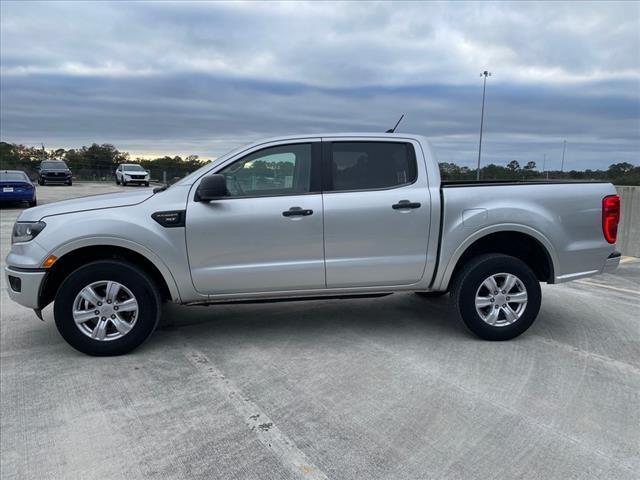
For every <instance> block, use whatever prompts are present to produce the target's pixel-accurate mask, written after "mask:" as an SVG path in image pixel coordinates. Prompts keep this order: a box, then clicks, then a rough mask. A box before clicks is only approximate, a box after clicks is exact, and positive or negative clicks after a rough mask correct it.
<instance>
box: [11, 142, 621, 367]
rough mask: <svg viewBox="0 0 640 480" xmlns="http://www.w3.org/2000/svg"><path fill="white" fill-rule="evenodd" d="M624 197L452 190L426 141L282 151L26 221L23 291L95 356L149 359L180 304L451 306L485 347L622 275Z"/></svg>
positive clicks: (279, 145) (587, 190)
mask: <svg viewBox="0 0 640 480" xmlns="http://www.w3.org/2000/svg"><path fill="white" fill-rule="evenodd" d="M615 193H616V191H615V189H614V187H613V186H612V185H611V184H609V183H567V182H526V183H525V182H494V181H486V182H466V183H465V182H450V183H444V182H441V181H440V174H439V171H438V164H437V162H436V159H435V157H434V155H433V152H432V150H431V148H430V146H429V143H428V141H427V140H426V139H425V138H424V137H422V136H419V135H404V134H363V133H358V134H331V135H318V136H290V137H280V138H275V139H269V140H264V141H260V142H257V143H254V144H251V145H247V146H243V147H241V148H239V149H237V150H235V151H233V152H231V153H229V154H227V155H225V156H223V157H220V158H218V159H217V160H215V161H214V162H212V163H209V164H207V165H205V166H204V167H202V168H201V169H199V170H198V171H196V172H194V173H193V174H191V175H189V176H187V177H185V178H184V179H182V180H181V181H179V182H178V183H176V184H174V185H173V186H171V187H169V188H165V187H162V188H156V189H154V190H153V191H152V190H150V189H145V190H140V191H135V192H126V193H125V192H119V193H113V194H104V195H95V196H91V197H86V198H80V199H74V200H67V201H62V202H58V203H53V204H49V205H43V206H39V207H36V208H30V209H27V210H25V211H24V212H23V213H22V214H21V215H20V217H19V218H18V221H17V222H16V224H15V226H14V230H13V236H12V247H11V252H10V253H9V255H8V257H7V267H6V275H7V281H8V289H9V295H10V296H11V298H12V299H13V300H15V301H16V302H18V303H20V304H22V305H24V306H26V307H29V308H33V309H34V310H35V313H36V314H37V315H38V316H39V317H40V318H42V315H41V310H42V309H43V308H44V307H45V306H47V305H48V304H49V303H51V302H53V301H55V303H54V310H53V312H54V317H55V322H56V326H57V328H58V330H59V331H60V333H61V334H62V336H63V337H64V338H65V339H66V340H67V342H69V344H71V345H72V346H73V347H75V348H76V349H78V350H80V351H82V352H85V353H87V354H91V355H117V354H123V353H126V352H129V351H131V350H132V349H134V348H135V347H137V346H138V345H140V344H141V343H142V342H143V341H144V340H145V339H146V338H147V337H148V336H149V335H150V334H151V332H153V330H154V329H155V328H156V325H157V324H158V322H159V319H160V312H161V303H162V302H163V301H170V302H176V303H181V304H215V303H229V302H247V301H271V300H282V299H292V300H294V299H296V300H300V299H318V298H336V297H357V296H381V295H387V294H390V293H393V292H399V291H415V292H417V293H419V294H421V295H423V296H437V295H442V294H445V293H450V294H451V297H452V299H453V301H454V303H455V305H456V307H457V310H458V312H459V314H460V317H461V318H462V320H463V321H464V323H465V324H466V325H467V327H468V328H469V329H470V330H471V331H472V332H473V333H475V334H476V335H478V336H479V337H481V338H484V339H488V340H507V339H511V338H513V337H516V336H517V335H520V334H521V333H523V332H524V331H525V330H526V329H527V328H528V327H529V326H530V325H531V324H532V323H533V321H534V320H535V318H536V316H537V314H538V311H539V309H540V302H541V289H540V282H546V283H561V282H566V281H569V280H574V279H577V278H581V277H587V276H590V275H596V274H598V273H602V272H606V271H611V270H613V269H615V268H616V267H617V265H618V263H619V259H620V254H619V253H617V252H616V251H615V248H614V247H615V246H614V244H615V241H616V234H617V226H618V219H619V212H620V202H619V198H618V197H617V196H616V195H615ZM427 311H428V307H425V313H426V312H427Z"/></svg>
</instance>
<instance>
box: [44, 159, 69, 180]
mask: <svg viewBox="0 0 640 480" xmlns="http://www.w3.org/2000/svg"><path fill="white" fill-rule="evenodd" d="M47 183H64V184H65V185H72V184H73V178H72V175H71V170H69V167H67V164H66V163H64V162H63V161H62V160H43V161H42V162H41V163H40V168H39V169H38V184H40V185H46V184H47Z"/></svg>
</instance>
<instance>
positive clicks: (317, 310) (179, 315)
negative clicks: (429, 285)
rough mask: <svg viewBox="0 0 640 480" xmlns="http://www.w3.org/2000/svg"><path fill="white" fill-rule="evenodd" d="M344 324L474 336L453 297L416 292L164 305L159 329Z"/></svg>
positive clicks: (323, 329)
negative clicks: (269, 301)
mask: <svg viewBox="0 0 640 480" xmlns="http://www.w3.org/2000/svg"><path fill="white" fill-rule="evenodd" d="M345 328H347V329H349V330H350V331H352V332H353V331H355V332H356V333H358V332H359V333H367V334H374V335H380V334H385V333H389V332H398V331H400V330H407V329H408V330H410V331H411V332H412V335H425V336H431V337H433V336H448V337H461V336H464V337H467V338H468V337H469V334H468V333H467V331H466V329H465V327H464V325H462V323H461V322H460V321H459V319H458V318H457V315H456V312H455V310H454V308H453V306H452V305H451V304H450V302H449V297H448V296H447V297H442V298H438V299H424V298H422V297H419V296H417V295H414V294H413V293H398V294H394V295H390V296H387V297H382V298H366V299H348V300H346V299H345V300H319V301H297V302H277V303H257V304H244V305H210V306H207V307H200V306H190V307H186V306H180V305H173V304H168V305H166V306H165V307H164V311H163V319H162V321H161V323H160V325H159V327H158V329H159V330H161V331H163V332H166V333H167V334H170V333H171V332H172V331H181V332H183V333H185V334H188V335H189V336H191V335H197V336H198V338H202V337H212V338H215V339H216V341H221V340H222V339H224V338H225V337H226V338H232V337H244V338H251V336H255V337H260V336H264V335H268V336H274V337H278V336H280V337H287V338H290V337H291V336H295V335H299V336H301V337H309V336H310V335H323V334H326V333H330V332H338V331H340V330H341V329H342V330H344V329H345Z"/></svg>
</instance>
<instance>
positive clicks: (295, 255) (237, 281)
mask: <svg viewBox="0 0 640 480" xmlns="http://www.w3.org/2000/svg"><path fill="white" fill-rule="evenodd" d="M319 162H320V143H319V142H310V141H305V142H302V143H292V144H287V145H277V146H271V147H266V148H262V149H259V150H256V151H253V152H252V153H249V154H248V155H246V156H244V157H242V158H240V159H238V160H237V161H235V162H233V163H232V164H230V165H228V166H226V167H224V169H222V170H221V171H219V172H217V173H220V174H223V175H224V176H225V177H226V181H227V188H228V190H229V196H228V197H224V198H223V199H221V200H213V201H211V202H195V201H194V200H193V195H192V196H191V198H190V199H189V203H188V206H187V215H186V231H187V250H188V256H189V266H190V268H191V277H192V280H193V284H194V286H195V288H196V290H197V291H199V292H201V293H205V294H210V295H215V294H233V293H251V292H277V291H291V290H305V289H316V288H324V287H325V272H324V249H323V243H322V242H323V235H322V217H323V211H322V194H321V193H320V174H319V166H320V163H319ZM196 187H197V185H196Z"/></svg>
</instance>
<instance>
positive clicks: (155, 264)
mask: <svg viewBox="0 0 640 480" xmlns="http://www.w3.org/2000/svg"><path fill="white" fill-rule="evenodd" d="M52 254H53V255H55V256H56V257H57V260H56V262H55V263H54V264H53V265H52V266H51V268H50V269H49V270H48V272H47V275H46V276H45V279H44V281H43V283H42V285H41V287H40V295H39V301H38V303H39V308H40V309H42V308H44V307H45V306H47V305H48V304H49V303H51V302H52V301H53V299H54V298H55V296H56V293H57V291H58V288H59V287H60V284H61V283H62V282H63V281H64V279H65V278H66V277H67V276H69V275H70V274H71V273H72V272H73V271H74V270H76V269H77V268H78V267H80V266H82V265H85V264H87V263H89V262H92V261H95V260H106V259H119V260H124V261H127V262H129V263H132V264H133V265H136V266H137V267H139V268H141V269H142V270H143V271H144V272H145V273H147V275H149V277H150V278H151V279H152V280H153V282H154V283H155V284H156V286H157V287H158V291H159V293H160V297H161V299H162V300H168V301H174V302H179V301H180V295H179V292H178V288H177V286H176V282H175V279H174V278H173V275H172V274H171V272H170V271H169V269H168V267H167V266H166V265H165V264H164V263H163V262H162V261H161V260H160V259H159V258H157V257H156V256H155V254H153V252H151V251H149V250H147V249H146V248H144V247H142V246H141V245H138V244H136V243H134V242H130V241H127V240H121V239H115V238H108V239H93V241H91V242H88V241H87V240H86V239H85V240H82V241H78V242H72V243H70V244H67V245H64V246H62V247H60V248H59V249H57V250H55V251H54V252H53V253H52Z"/></svg>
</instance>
